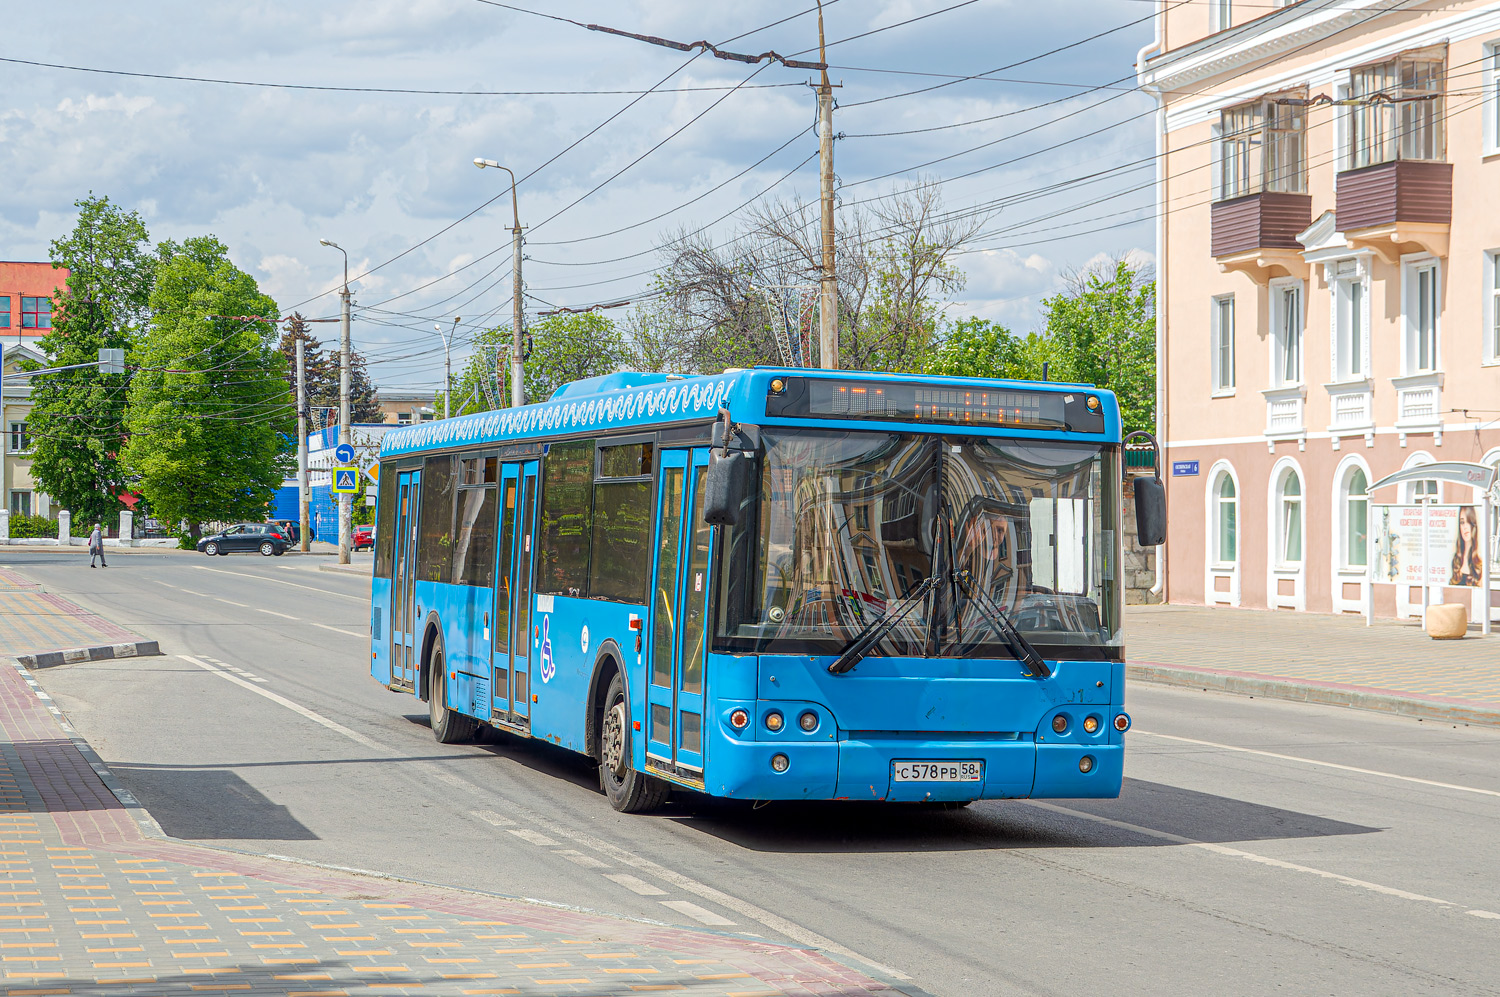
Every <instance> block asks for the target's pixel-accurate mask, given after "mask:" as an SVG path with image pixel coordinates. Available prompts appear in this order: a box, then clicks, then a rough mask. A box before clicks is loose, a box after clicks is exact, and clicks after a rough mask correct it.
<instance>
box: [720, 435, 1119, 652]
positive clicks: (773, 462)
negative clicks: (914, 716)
mask: <svg viewBox="0 0 1500 997" xmlns="http://www.w3.org/2000/svg"><path fill="white" fill-rule="evenodd" d="M762 442H763V451H762V455H761V467H760V471H759V474H760V501H759V503H758V504H757V508H756V514H755V516H754V517H753V518H747V519H746V520H745V521H743V522H741V523H740V524H739V525H738V526H737V527H734V528H733V529H726V536H725V543H724V544H723V546H722V548H721V549H722V550H723V551H724V555H723V556H724V561H723V563H722V565H721V570H720V579H721V586H722V588H721V593H720V596H721V598H720V600H719V619H718V634H717V636H718V641H717V643H718V645H719V646H720V647H721V648H723V649H724V650H727V651H742V652H743V651H763V652H770V653H806V654H837V653H840V651H841V650H842V649H843V648H844V647H846V646H847V645H848V644H849V642H850V641H851V640H854V639H856V638H857V637H858V636H860V635H861V634H862V633H868V632H870V628H871V626H872V624H875V623H878V622H879V621H880V620H882V619H884V618H885V617H886V616H887V615H892V616H895V615H898V614H904V615H902V616H901V619H900V622H898V623H897V624H896V625H894V626H893V627H891V628H890V632H889V634H888V635H887V636H886V637H885V638H884V639H883V640H882V641H881V642H880V644H879V645H878V646H877V647H876V648H874V649H873V650H872V651H871V652H870V653H871V654H874V655H905V656H926V657H1015V653H1014V651H1013V650H1012V648H1011V647H1010V645H1009V643H1008V642H1007V641H1006V640H1005V639H1004V637H1003V636H1002V635H1001V634H1000V633H998V632H997V628H996V627H995V626H994V623H993V619H994V614H993V613H991V612H987V611H986V609H985V607H984V603H986V602H988V603H989V604H990V605H992V606H995V607H999V608H1000V609H1002V610H1003V611H1004V612H1005V613H1006V614H1008V616H1009V617H1010V619H1011V620H1012V621H1013V623H1014V625H1015V627H1016V629H1017V630H1018V631H1020V633H1021V634H1022V636H1024V637H1025V639H1026V640H1027V641H1029V642H1030V643H1032V644H1033V645H1035V646H1036V647H1037V648H1038V650H1039V651H1040V652H1041V653H1042V654H1043V655H1044V656H1046V657H1053V658H1056V657H1092V658H1098V657H1115V656H1117V650H1118V645H1119V621H1120V581H1119V580H1118V578H1119V567H1118V565H1119V522H1118V521H1119V510H1120V486H1119V480H1120V479H1119V474H1120V470H1119V455H1118V448H1117V447H1112V446H1100V445H1098V444H1092V443H1088V444H1085V443H1073V442H1066V441H1043V440H1028V439H1012V438H1005V437H973V436H956V435H937V434H929V433H881V432H862V431H853V432H841V431H811V430H769V429H768V430H766V431H764V432H763V433H762ZM933 576H936V581H935V583H934V584H933V585H931V586H927V587H926V588H925V590H920V589H921V587H922V583H923V581H924V580H926V579H927V578H929V577H933ZM914 603H915V604H914ZM1059 645H1061V646H1059ZM1049 646H1050V648H1049Z"/></svg>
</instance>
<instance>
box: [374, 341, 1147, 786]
mask: <svg viewBox="0 0 1500 997" xmlns="http://www.w3.org/2000/svg"><path fill="white" fill-rule="evenodd" d="M1122 442H1123V441H1122V435H1121V424H1120V415H1119V408H1118V405H1117V403H1116V400H1115V398H1114V396H1113V395H1112V394H1111V393H1110V392H1108V391H1103V390H1098V389H1095V388H1093V387H1090V386H1087V385H1078V384H1059V383H1051V382H1039V383H1034V382H1020V381H995V380H983V379H963V378H947V377H929V376H915V375H883V374H870V373H855V372H847V371H822V370H807V369H788V368H756V369H753V370H739V371H726V372H725V373H723V374H722V375H716V376H708V377H679V376H676V375H668V374H637V373H621V374H614V375H610V376H607V377H599V378H591V379H588V380H583V381H577V382H574V383H571V384H567V385H565V386H563V387H562V388H559V389H558V390H557V392H556V393H554V394H553V396H552V397H551V398H550V399H549V400H547V401H545V402H541V403H538V404H533V405H526V406H523V407H521V408H516V409H503V410H500V411H494V412H486V413H482V414H477V415H471V416H463V417H459V418H453V419H445V420H442V421H439V422H431V423H423V424H420V425H415V426H410V427H406V428H402V429H397V430H393V431H392V432H390V433H387V434H386V435H385V437H384V439H383V440H382V443H381V455H380V468H379V473H378V478H379V499H378V510H377V526H376V542H375V567H374V580H373V585H372V589H371V592H372V600H373V604H372V608H371V633H372V643H371V654H370V659H371V663H370V672H371V675H372V676H373V677H374V678H375V679H376V680H377V681H379V682H380V683H381V684H383V685H385V686H386V687H388V688H389V689H391V690H392V691H395V692H400V693H406V694H414V695H416V696H419V697H421V698H422V699H425V700H426V701H427V703H428V708H429V713H430V715H431V718H432V730H433V733H434V735H435V736H436V737H437V739H438V740H439V741H441V742H444V743H452V742H458V741H463V740H465V739H468V738H471V737H473V736H474V735H475V734H476V733H477V732H478V729H479V727H480V725H485V724H487V725H490V726H492V727H494V728H496V729H498V730H501V731H505V732H508V733H509V734H511V735H514V736H519V737H532V738H540V739H543V740H546V741H550V742H552V743H554V744H557V745H561V746H562V747H564V748H568V749H571V750H573V751H578V752H582V753H584V754H586V755H588V756H590V757H592V758H593V759H595V760H596V761H597V763H598V766H599V773H600V784H601V787H602V789H603V790H604V792H605V794H606V795H607V796H608V798H609V802H610V803H611V805H613V806H614V807H615V808H616V809H618V810H622V811H626V812H641V811H646V810H650V809H652V808H653V807H656V806H657V805H659V804H660V803H661V802H662V801H663V800H665V798H666V797H667V795H668V793H669V792H670V791H671V790H672V789H673V788H682V789H690V790H694V791H697V792H700V793H707V794H709V795H713V796H722V797H731V798H739V799H750V800H884V801H891V802H909V803H927V804H931V805H935V806H940V807H953V806H961V805H963V804H965V803H968V802H970V801H973V800H976V799H1010V798H1019V797H1113V796H1117V795H1118V794H1119V791H1120V784H1121V778H1122V769H1123V755H1124V736H1123V735H1124V732H1125V731H1126V730H1127V729H1128V728H1129V726H1130V720H1129V717H1128V716H1127V715H1126V713H1125V712H1124V709H1123V707H1124V696H1125V661H1124V650H1123V645H1122V641H1121V613H1122V606H1123V598H1122V596H1123V572H1122V569H1121V542H1122V540H1121V527H1120V519H1121V515H1122V508H1123V504H1124V503H1123V492H1122V485H1123V478H1122V475H1123V467H1122V456H1121V455H1122ZM1143 483H1144V484H1147V485H1149V484H1151V482H1150V480H1149V479H1147V480H1145V481H1144V482H1143V481H1142V480H1140V479H1138V480H1137V481H1136V493H1137V504H1138V522H1139V523H1140V524H1141V526H1140V529H1141V530H1143V531H1144V532H1145V533H1157V532H1160V526H1161V519H1162V517H1163V516H1164V512H1163V511H1162V507H1161V496H1160V481H1159V479H1157V480H1156V481H1155V483H1154V484H1155V488H1154V490H1153V489H1151V488H1147V490H1146V491H1145V492H1142V490H1141V486H1142V484H1143ZM1152 539H1155V538H1151V539H1144V540H1143V542H1151V540H1152ZM1157 542H1159V540H1158V541H1157Z"/></svg>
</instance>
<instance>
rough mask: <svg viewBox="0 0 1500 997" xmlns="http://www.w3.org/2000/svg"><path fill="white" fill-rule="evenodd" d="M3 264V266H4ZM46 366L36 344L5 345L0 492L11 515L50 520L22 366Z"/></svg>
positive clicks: (0, 412)
mask: <svg viewBox="0 0 1500 997" xmlns="http://www.w3.org/2000/svg"><path fill="white" fill-rule="evenodd" d="M3 265H4V264H0V266H3ZM24 360H30V361H32V362H33V363H37V364H41V365H43V366H45V365H46V362H47V358H46V357H45V356H44V355H43V354H42V353H41V351H40V350H38V349H37V348H36V340H35V339H29V340H27V341H25V342H21V343H17V342H15V341H14V340H5V341H4V371H5V378H4V390H3V392H0V427H3V428H4V431H5V461H4V472H3V475H0V492H3V493H4V495H5V507H6V508H7V509H9V510H10V512H11V514H12V515H38V516H50V515H52V514H53V509H52V507H51V501H50V500H49V499H48V497H47V494H46V493H45V492H41V491H38V490H37V487H36V481H35V480H34V479H33V478H32V476H31V435H30V434H29V433H28V432H27V431H26V422H27V417H28V416H29V415H30V414H31V379H30V378H29V377H27V376H26V375H25V374H24V373H22V372H21V362H22V361H24Z"/></svg>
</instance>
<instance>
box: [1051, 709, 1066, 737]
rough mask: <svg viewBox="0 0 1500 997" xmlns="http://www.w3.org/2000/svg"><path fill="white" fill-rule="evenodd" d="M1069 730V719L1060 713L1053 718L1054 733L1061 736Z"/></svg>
mask: <svg viewBox="0 0 1500 997" xmlns="http://www.w3.org/2000/svg"><path fill="white" fill-rule="evenodd" d="M1067 729H1068V718H1067V717H1065V716H1063V715H1062V714H1061V713H1059V714H1058V715H1057V716H1055V717H1053V718H1052V732H1053V733H1054V734H1061V733H1063V732H1064V731H1066V730H1067Z"/></svg>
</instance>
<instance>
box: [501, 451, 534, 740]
mask: <svg viewBox="0 0 1500 997" xmlns="http://www.w3.org/2000/svg"><path fill="white" fill-rule="evenodd" d="M537 467H538V462H537V461H534V460H528V461H524V462H521V463H511V464H503V465H501V471H500V550H499V552H498V557H499V565H498V570H497V571H496V572H495V640H494V644H493V645H492V646H493V648H494V652H493V654H494V673H495V675H494V686H493V688H494V700H495V701H494V706H493V713H494V714H495V719H497V720H500V721H502V722H508V723H512V724H515V725H517V726H525V725H526V724H527V723H528V722H529V717H530V714H531V685H532V683H531V662H532V658H533V656H534V655H533V653H532V651H533V647H532V645H533V643H534V640H533V635H532V633H531V618H532V613H531V588H532V586H531V580H532V571H533V561H534V559H535V554H536V541H535V531H536V487H537ZM502 635H505V636H502Z"/></svg>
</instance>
